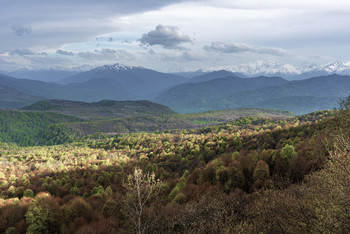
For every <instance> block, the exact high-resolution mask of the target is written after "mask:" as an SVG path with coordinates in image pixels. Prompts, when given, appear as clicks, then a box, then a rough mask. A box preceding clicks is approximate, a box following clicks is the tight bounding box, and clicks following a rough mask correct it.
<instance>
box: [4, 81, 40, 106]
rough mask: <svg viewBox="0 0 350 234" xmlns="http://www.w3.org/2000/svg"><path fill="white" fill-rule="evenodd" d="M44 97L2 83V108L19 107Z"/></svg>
mask: <svg viewBox="0 0 350 234" xmlns="http://www.w3.org/2000/svg"><path fill="white" fill-rule="evenodd" d="M43 99H44V98H43V97H39V96H35V95H31V94H27V93H24V92H21V91H18V90H16V89H14V88H10V87H6V86H2V85H0V108H13V109H18V108H21V107H23V106H26V105H30V104H32V103H35V102H37V101H40V100H43Z"/></svg>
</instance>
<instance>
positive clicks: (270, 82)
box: [154, 77, 288, 113]
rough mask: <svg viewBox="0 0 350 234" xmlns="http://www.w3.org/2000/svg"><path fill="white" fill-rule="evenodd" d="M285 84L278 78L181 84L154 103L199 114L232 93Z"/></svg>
mask: <svg viewBox="0 0 350 234" xmlns="http://www.w3.org/2000/svg"><path fill="white" fill-rule="evenodd" d="M286 83H288V81H286V80H284V79H282V78H278V77H256V78H237V77H226V78H219V79H214V80H210V81H206V82H201V83H196V84H194V83H191V84H182V85H179V86H176V87H173V88H171V89H168V90H167V91H165V92H163V93H162V94H160V95H159V96H157V97H156V98H155V99H154V101H155V102H158V103H161V104H164V105H167V106H169V107H170V108H172V109H173V110H175V111H179V112H184V113H187V112H200V111H206V110H210V109H208V108H206V107H207V106H208V105H209V106H211V105H212V104H213V103H212V101H213V100H216V99H221V98H225V97H227V96H229V95H231V94H233V93H238V92H242V91H247V90H254V89H258V88H262V87H268V86H280V85H283V84H286ZM214 105H215V103H214ZM215 109H220V108H215Z"/></svg>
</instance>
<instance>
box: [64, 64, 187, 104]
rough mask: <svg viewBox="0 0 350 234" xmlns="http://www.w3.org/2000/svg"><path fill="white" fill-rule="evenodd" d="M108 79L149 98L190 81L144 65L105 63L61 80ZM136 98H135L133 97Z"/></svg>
mask: <svg viewBox="0 0 350 234" xmlns="http://www.w3.org/2000/svg"><path fill="white" fill-rule="evenodd" d="M99 79H108V80H109V81H108V82H109V83H110V85H112V86H115V87H117V86H121V87H124V89H126V90H127V91H128V90H130V92H131V93H133V94H134V95H133V96H135V95H138V97H137V98H148V97H151V96H152V95H154V93H158V92H161V91H164V90H165V89H167V88H169V87H172V86H175V85H179V84H182V83H185V82H188V79H186V78H183V77H180V76H175V75H172V74H167V73H161V72H157V71H154V70H150V69H146V68H143V67H132V66H124V65H121V64H114V65H105V66H101V67H97V68H95V69H92V70H90V71H87V72H82V73H80V74H78V75H75V76H72V77H68V78H66V79H63V80H61V81H60V82H61V83H63V84H71V85H72V84H73V83H83V82H87V81H90V80H95V82H98V80H99ZM128 92H129V91H128ZM133 99H134V100H135V98H133Z"/></svg>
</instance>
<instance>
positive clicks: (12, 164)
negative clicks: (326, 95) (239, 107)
mask: <svg viewBox="0 0 350 234" xmlns="http://www.w3.org/2000/svg"><path fill="white" fill-rule="evenodd" d="M343 106H344V105H343ZM348 116H349V112H348V110H343V111H341V112H340V113H336V112H332V111H323V112H315V113H311V114H309V115H304V116H299V117H294V118H288V119H285V118H282V119H281V118H267V117H242V118H239V119H236V120H234V121H232V122H227V123H226V124H221V125H215V126H212V127H205V128H197V129H192V130H185V131H177V132H173V133H159V134H156V133H133V134H127V135H119V136H117V137H112V138H110V139H103V140H98V139H96V140H89V141H88V142H86V143H75V144H68V145H67V144H66V145H60V146H51V147H48V146H43V147H29V148H21V147H16V146H14V145H10V146H4V145H3V146H2V148H1V155H2V163H3V164H4V165H7V166H6V167H2V168H1V171H0V176H1V197H2V199H3V200H1V204H0V221H1V224H2V225H0V226H1V231H2V232H5V231H7V232H9V231H11V230H13V231H16V232H18V233H23V232H26V231H33V230H40V231H41V232H49V233H54V232H59V233H74V232H77V233H86V232H93V233H118V232H133V231H136V232H138V231H139V230H140V229H139V228H142V230H145V232H157V233H158V232H159V233H172V232H174V230H175V231H177V232H222V231H226V232H267V233H270V232H281V231H282V230H283V231H286V232H287V233H295V232H305V231H307V230H313V231H315V232H317V231H320V230H323V231H327V230H329V231H332V230H334V229H332V226H331V225H332V224H337V229H336V231H337V232H347V230H349V229H348V226H347V225H346V223H347V216H342V215H343V214H348V213H347V211H346V210H345V207H346V204H348V203H347V202H346V201H347V200H346V198H347V195H345V194H347V193H345V192H346V189H348V188H349V187H348V186H347V185H348V184H347V183H348V181H349V180H347V179H345V178H347V177H344V176H346V174H345V170H343V167H339V166H337V165H338V163H341V165H347V164H346V163H348V161H343V157H344V160H345V159H346V158H347V156H346V154H342V153H344V151H343V148H341V147H342V146H341V145H338V144H337V143H336V142H338V141H339V140H340V139H344V137H346V136H347V135H343V134H347V132H348V131H350V130H349V129H348V126H347V125H346V124H345V122H346V121H348V119H349V117H348ZM345 120H346V121H345ZM339 129H342V131H339ZM340 132H341V133H340ZM334 134H337V135H336V136H337V138H334V137H330V136H334ZM339 142H342V141H339ZM325 143H326V144H325ZM340 155H342V156H341V157H340ZM334 157H337V158H338V159H339V160H335V161H334V160H332V159H334ZM330 159H331V160H330ZM344 163H345V164H344ZM15 168H16V169H15ZM336 175H337V176H340V178H339V183H335V184H333V183H334V181H333V180H332V178H335V177H334V176H336ZM342 178H344V179H342ZM138 183H141V184H140V186H138ZM328 183H332V189H328V188H331V187H329V185H328ZM137 188H139V189H140V191H142V192H146V194H149V195H150V196H148V195H147V196H146V197H138V195H137V193H135V189H137ZM321 190H322V193H320V192H319V191H321ZM142 194H143V193H141V195H142ZM331 197H332V199H331V200H330V198H331ZM139 198H141V199H144V200H142V201H143V202H144V203H142V206H141V207H140V209H139V208H136V209H134V208H133V207H134V204H136V203H135V202H137V201H138V199H139ZM344 199H345V200H344ZM330 202H331V203H330ZM328 204H331V206H332V209H329V207H328ZM141 208H142V209H141ZM38 209H39V210H42V209H43V210H46V211H47V212H45V213H43V212H36V210H38ZM300 209H305V210H304V213H300V212H299V211H300ZM10 213H11V214H12V218H11V219H8V217H9V216H8V215H9V214H10ZM324 216H326V217H329V219H327V220H324V219H323V217H324ZM271 217H273V220H271ZM37 220H45V222H40V223H39V222H38V221H37Z"/></svg>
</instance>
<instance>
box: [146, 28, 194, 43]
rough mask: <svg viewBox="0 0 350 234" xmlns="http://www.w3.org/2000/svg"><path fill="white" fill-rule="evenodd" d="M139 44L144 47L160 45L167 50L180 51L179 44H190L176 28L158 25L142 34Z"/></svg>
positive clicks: (188, 38) (189, 40) (185, 36)
mask: <svg viewBox="0 0 350 234" xmlns="http://www.w3.org/2000/svg"><path fill="white" fill-rule="evenodd" d="M140 42H141V44H143V45H146V46H154V45H160V46H163V47H164V48H168V49H180V48H181V47H180V46H179V45H180V44H181V43H186V42H187V43H188V42H190V43H191V42H192V39H191V38H190V37H189V36H187V35H184V34H183V33H182V32H181V30H180V29H179V28H178V27H175V26H164V25H158V26H157V27H156V29H155V30H153V31H150V32H149V33H147V34H143V36H142V38H141V39H140Z"/></svg>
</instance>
